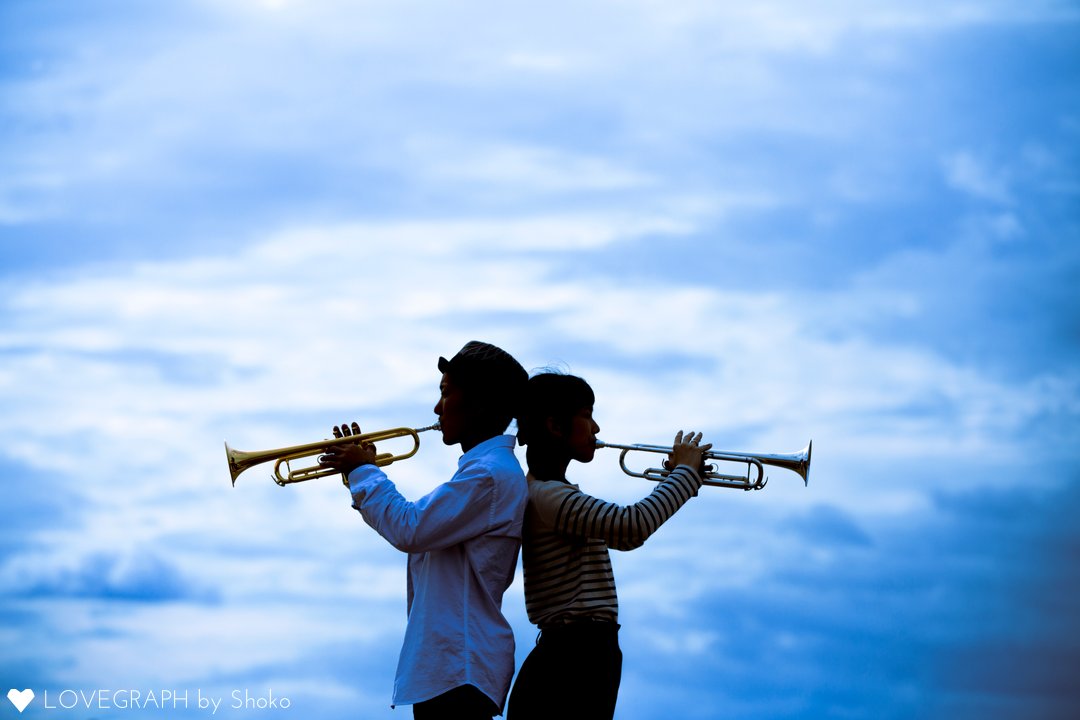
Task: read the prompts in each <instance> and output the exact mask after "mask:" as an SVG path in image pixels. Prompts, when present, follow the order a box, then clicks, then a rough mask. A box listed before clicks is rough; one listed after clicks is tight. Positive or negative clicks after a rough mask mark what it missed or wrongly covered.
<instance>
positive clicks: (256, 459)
mask: <svg viewBox="0 0 1080 720" xmlns="http://www.w3.org/2000/svg"><path fill="white" fill-rule="evenodd" d="M438 429H439V423H435V424H434V425H428V426H427V427H422V428H415V429H414V428H406V427H400V428H393V429H391V430H378V431H375V432H369V433H363V434H362V435H347V436H345V437H340V438H330V439H328V440H319V441H317V442H311V443H305V444H303V445H293V446H291V447H283V448H276V449H274V450H259V451H255V452H249V451H245V450H234V449H233V448H231V447H229V443H225V458H226V460H228V462H229V475H230V476H232V484H233V486H234V487H235V486H236V478H237V477H239V475H240V473H242V472H244V471H245V470H247V469H248V468H250V467H254V466H255V465H261V464H263V463H265V462H270V461H271V460H276V461H277V462H275V463H274V474H273V476H272V477H273V479H274V482H276V483H277V484H278V485H282V486H284V485H290V484H292V483H298V482H304V481H306V480H314V479H315V478H321V477H328V476H330V475H339V474H340V473H339V472H338V471H337V470H334V469H332V468H327V467H323V466H321V465H317V464H316V465H308V466H305V467H301V468H299V469H297V470H293V469H292V468H291V467H290V463H291V462H292V461H294V460H299V459H301V458H306V457H312V456H318V455H322V454H323V453H325V452H326V451H327V450H329V449H331V448H334V447H338V446H340V445H357V444H359V443H376V442H382V441H384V440H392V439H394V438H404V437H409V438H412V441H413V445H412V447H411V448H410V449H408V450H406V451H405V452H401V453H398V454H394V453H379V454H378V455H377V456H376V459H375V464H376V465H378V466H379V467H384V466H386V465H389V464H390V463H392V462H396V461H397V460H406V459H408V458H411V457H412V456H413V455H415V454H416V451H417V450H419V449H420V435H419V434H420V433H422V432H426V431H428V430H438ZM283 467H284V469H285V472H284V473H283V472H282V468H283ZM346 484H348V483H347V482H346Z"/></svg>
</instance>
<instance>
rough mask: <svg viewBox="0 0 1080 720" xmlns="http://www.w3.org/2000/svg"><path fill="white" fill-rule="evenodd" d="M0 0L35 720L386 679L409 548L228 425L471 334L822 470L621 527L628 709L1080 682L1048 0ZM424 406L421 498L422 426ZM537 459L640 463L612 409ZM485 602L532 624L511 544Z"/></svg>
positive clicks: (610, 487) (1026, 699)
mask: <svg viewBox="0 0 1080 720" xmlns="http://www.w3.org/2000/svg"><path fill="white" fill-rule="evenodd" d="M0 28H3V29H2V30H0V127H2V128H3V132H0V253H2V256H0V257H2V263H0V437H2V438H3V440H2V441H0V471H2V472H3V475H4V477H5V478H6V480H5V488H6V492H5V497H6V502H5V505H6V508H7V515H8V518H7V521H6V522H5V523H4V524H3V525H2V526H0V647H2V648H3V650H2V651H0V693H6V692H7V690H8V689H10V688H18V689H23V688H31V689H34V690H35V692H36V693H37V694H38V699H37V700H36V701H35V703H33V704H31V706H30V707H29V708H28V709H27V710H26V711H25V713H23V715H24V716H25V717H52V716H58V717H65V716H66V717H87V716H89V715H87V714H85V713H83V714H80V713H79V712H78V711H76V710H64V709H63V708H57V709H47V708H45V707H44V702H43V699H44V698H43V695H44V692H46V691H49V692H50V693H51V698H52V699H51V700H50V702H52V703H53V704H54V705H55V698H56V697H57V695H58V694H59V693H60V692H62V691H63V690H65V689H71V690H75V691H79V690H81V691H85V692H90V691H92V690H94V689H112V690H116V689H122V688H126V689H134V690H141V691H142V692H144V693H145V692H146V691H148V690H157V689H175V690H176V691H178V692H179V691H183V690H185V689H186V690H189V692H190V693H191V698H192V703H191V704H192V707H189V708H188V713H187V714H188V715H191V716H200V717H202V716H206V712H204V711H201V710H200V709H199V708H197V707H194V698H195V692H196V691H197V690H198V691H201V692H202V693H203V694H205V695H213V696H216V697H222V698H225V704H226V705H227V704H228V703H229V700H230V697H231V692H232V691H233V690H237V689H239V690H240V691H241V692H242V691H244V690H249V691H250V692H251V693H253V694H256V695H259V694H266V693H267V692H269V691H270V690H272V691H273V693H274V694H275V695H276V696H279V697H280V696H287V697H289V698H290V700H291V702H292V707H291V708H290V709H289V710H287V711H280V712H278V713H276V714H277V715H280V716H290V715H299V716H303V717H324V718H362V719H364V720H366V719H368V718H373V719H374V718H395V717H407V716H409V713H408V711H407V710H405V709H399V710H391V709H390V708H389V698H390V692H391V687H392V678H393V668H394V664H395V663H396V658H397V651H398V648H399V644H400V640H401V635H402V629H403V627H404V621H405V617H404V595H405V583H404V558H403V557H402V556H401V555H400V554H398V553H397V552H396V551H394V550H393V549H392V548H390V547H389V546H388V545H386V543H384V542H383V541H381V540H380V539H379V538H378V537H377V536H376V535H375V534H374V533H373V532H372V531H370V530H369V529H368V528H367V527H366V526H365V525H364V524H363V523H362V521H361V520H360V518H359V517H358V516H357V515H356V514H355V512H354V511H353V510H351V509H350V507H349V501H348V497H347V495H346V494H345V493H344V491H343V490H342V488H340V486H337V485H336V484H335V483H333V482H326V483H322V484H319V483H313V484H310V485H308V486H300V487H291V488H284V489H282V488H279V487H277V486H276V485H274V484H273V483H272V482H270V481H269V479H268V478H267V477H266V474H267V473H266V472H264V471H263V470H251V471H249V472H248V473H247V474H245V475H243V476H241V478H240V480H239V481H238V483H237V485H236V487H235V488H231V487H230V486H229V478H228V473H227V469H226V467H225V459H224V453H223V450H222V441H223V440H228V442H229V443H230V444H231V445H233V446H235V447H239V448H242V449H252V450H254V449H263V448H270V447H278V446H283V445H291V444H297V443H301V442H307V441H310V440H315V439H318V438H319V437H322V436H324V435H325V434H326V433H327V432H328V430H329V427H330V426H331V425H333V424H336V423H339V422H341V421H343V420H352V419H358V420H360V421H361V422H362V423H364V424H365V425H366V426H367V427H371V428H376V427H391V426H397V425H414V426H419V425H426V424H428V423H429V422H431V421H432V419H433V417H432V411H431V409H432V407H433V405H434V402H435V399H436V390H437V383H438V373H437V371H436V370H435V360H436V358H437V357H438V356H439V355H447V354H449V353H452V352H454V351H455V350H456V349H457V348H459V347H460V346H461V345H462V344H464V342H466V341H467V340H470V339H474V338H477V339H484V340H488V341H491V342H495V343H497V344H500V345H501V346H503V347H505V348H506V349H508V350H510V351H511V352H513V353H514V354H515V356H517V357H518V358H519V360H521V362H522V364H523V365H525V367H527V368H530V369H533V368H539V367H543V366H548V365H557V366H560V367H562V368H564V369H568V370H570V371H571V372H575V373H577V374H580V375H583V376H584V377H586V378H587V379H588V380H589V381H590V382H591V383H592V385H593V387H594V388H595V390H596V393H597V406H596V417H597V420H598V422H599V424H600V426H601V428H602V431H601V436H602V437H603V438H604V439H607V440H609V441H611V442H624V443H625V442H656V443H659V442H668V441H669V440H670V437H671V436H672V435H673V434H674V431H675V430H677V429H679V428H684V427H693V428H698V429H701V430H702V431H704V432H705V433H706V434H707V436H708V438H709V439H710V440H712V441H713V442H714V443H715V444H716V445H717V446H718V447H721V448H724V449H730V450H747V451H762V452H789V451H795V450H797V449H799V448H801V447H803V445H805V444H806V442H807V441H808V440H809V439H811V438H813V441H814V460H813V470H812V474H811V482H810V485H809V487H806V488H804V487H802V483H801V482H800V481H799V479H798V478H797V477H796V476H794V475H792V474H790V473H786V472H784V471H782V470H777V471H774V472H773V473H771V478H772V479H771V481H770V484H769V486H768V487H767V488H766V489H765V490H763V491H761V492H758V493H738V492H732V491H727V490H719V489H713V490H706V491H703V492H702V494H701V495H700V496H699V497H698V498H697V499H695V500H694V501H693V502H692V503H691V504H689V505H688V506H687V507H686V508H684V509H683V510H682V511H680V513H679V514H678V515H677V516H676V517H675V518H674V519H673V520H672V522H670V523H669V524H668V525H666V526H665V527H664V528H663V529H662V530H661V532H660V533H658V534H657V535H656V536H655V537H654V538H652V539H651V540H650V541H649V542H648V543H647V544H646V545H645V547H644V548H642V549H640V550H638V551H635V552H633V553H625V554H616V556H615V558H614V562H615V572H616V575H617V579H618V583H619V591H620V600H621V614H622V622H623V630H622V644H623V649H624V653H625V668H624V680H623V687H622V692H621V695H620V706H619V710H618V713H617V717H618V718H619V719H620V720H645V719H650V718H660V717H683V718H720V717H739V718H751V719H757V718H760V719H762V720H764V719H771V718H790V717H807V718H911V717H919V718H969V717H979V718H1012V717H1046V718H1059V717H1060V718H1065V717H1074V716H1075V714H1076V712H1077V709H1078V703H1080V701H1078V700H1077V692H1076V690H1075V687H1074V686H1075V680H1074V679H1075V677H1077V676H1078V674H1080V641H1078V640H1077V639H1076V638H1080V617H1078V614H1077V610H1076V602H1075V600H1074V598H1075V596H1076V593H1077V592H1078V591H1080V571H1078V569H1077V568H1080V562H1078V560H1080V531H1078V530H1077V529H1076V523H1075V520H1074V517H1075V516H1076V514H1077V511H1078V510H1080V491H1078V480H1080V478H1078V469H1080V464H1078V460H1080V452H1078V450H1077V447H1078V440H1080V392H1078V390H1080V370H1078V368H1080V363H1078V362H1077V360H1078V355H1080V352H1078V349H1080V348H1078V345H1080V303H1078V301H1077V293H1076V290H1075V287H1076V286H1077V281H1078V280H1080V242H1078V241H1080V173H1078V171H1077V169H1076V168H1078V167H1080V93H1078V88H1080V62H1078V61H1080V57H1078V53H1077V50H1076V48H1077V47H1080V42H1078V40H1080V6H1078V5H1077V4H1076V3H1075V2H1049V1H1046V0H1037V1H1034V2H1028V3H1024V4H1023V5H1022V7H1021V6H1020V4H1018V3H1012V2H979V3H975V2H959V1H952V2H910V1H908V2H892V1H891V0H883V1H882V2H879V3H874V4H873V5H872V6H871V7H867V4H865V3H858V2H849V1H846V0H833V1H831V2H817V3H798V2H791V1H783V0H772V1H766V2H761V3H754V4H753V5H752V6H750V5H748V4H744V3H720V2H696V1H695V0H667V1H666V2H663V3H660V2H651V1H649V0H636V1H634V2H627V3H609V2H602V1H596V0H588V1H586V2H575V3H562V2H554V3H546V4H544V5H543V6H542V7H541V6H538V5H532V4H530V5H526V4H519V3H509V4H507V3H492V2H484V1H479V2H469V3H463V2H457V3H432V2H422V1H419V0H418V1H414V2H382V1H381V0H372V1H370V2H362V3H361V2H345V1H344V0H309V1H308V2H303V3H300V2H291V1H289V0H263V1H259V0H213V1H212V0H187V1H185V2H175V3H169V4H168V7H167V8H166V7H165V6H164V4H153V6H151V5H147V4H145V3H136V2H128V1H121V0H116V1H109V2H106V1H104V0H95V1H93V2H80V3H70V2H59V1H51V2H50V1H47V0H33V1H31V0H6V1H5V2H3V3H0ZM433 440H434V438H429V437H424V442H423V447H422V449H421V452H420V453H419V455H418V456H417V457H416V458H414V459H412V460H409V461H408V462H406V463H401V464H400V465H398V466H396V467H394V468H393V474H392V476H393V477H394V479H395V480H396V481H397V482H398V483H399V485H400V486H401V487H402V489H403V491H404V492H405V493H406V494H407V495H410V496H413V497H419V496H420V495H422V494H423V493H424V492H426V490H427V489H430V488H431V487H433V486H434V485H435V484H437V483H438V482H440V481H441V480H444V479H445V478H446V477H448V475H449V472H450V470H451V469H452V468H453V467H454V463H455V454H454V453H453V451H452V450H451V449H447V448H444V447H442V446H441V445H440V444H439V443H438V442H437V441H433ZM572 473H573V475H572V479H574V480H576V481H578V482H580V484H581V485H582V486H583V487H585V488H586V489H587V490H590V491H592V492H594V493H595V494H597V495H600V496H603V497H607V498H610V499H613V500H618V501H620V502H633V501H634V500H636V499H637V498H639V497H641V496H642V495H644V494H645V493H647V492H648V491H649V490H650V489H651V485H650V484H649V483H647V482H645V481H638V480H633V479H629V478H625V477H623V475H622V474H621V473H620V472H619V471H618V465H617V456H616V455H615V454H613V453H612V454H610V455H608V454H605V453H604V452H601V453H599V454H598V457H597V459H596V461H595V462H593V463H592V464H591V465H589V466H578V467H574V468H572ZM505 605H506V612H507V614H508V616H509V617H510V618H511V620H512V622H513V624H514V628H515V633H516V637H517V641H518V654H519V658H518V659H519V662H520V660H521V659H523V658H524V656H525V654H526V653H527V651H528V648H529V646H530V645H531V643H532V639H533V637H534V635H535V632H534V629H533V628H532V627H531V626H530V625H529V623H528V620H527V618H526V617H525V613H524V608H523V601H522V595H521V585H520V578H519V580H518V581H517V582H516V583H515V585H514V586H512V587H511V590H510V591H509V593H508V594H507V597H506V601H505ZM0 702H5V701H3V700H2V699H0ZM3 707H4V709H3V710H0V713H7V714H8V715H9V716H15V714H16V713H15V711H14V709H13V708H11V707H10V706H8V705H4V706H3ZM154 713H155V711H154V710H152V709H151V710H142V711H138V710H132V709H130V708H129V709H127V710H119V709H116V708H113V709H106V710H99V711H97V712H95V714H94V715H93V716H94V717H101V718H111V717H127V716H130V715H153V714H154ZM253 713H254V714H265V713H258V712H257V711H251V710H243V709H240V710H232V709H229V708H223V709H222V710H221V711H220V712H219V713H218V715H219V716H228V717H243V716H250V715H252V714H253ZM269 714H272V715H273V714H275V713H273V712H269Z"/></svg>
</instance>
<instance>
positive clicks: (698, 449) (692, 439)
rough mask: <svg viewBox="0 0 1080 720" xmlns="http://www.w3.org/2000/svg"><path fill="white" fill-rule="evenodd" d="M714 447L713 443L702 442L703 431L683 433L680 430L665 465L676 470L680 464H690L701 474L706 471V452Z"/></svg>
mask: <svg viewBox="0 0 1080 720" xmlns="http://www.w3.org/2000/svg"><path fill="white" fill-rule="evenodd" d="M711 449H712V443H706V444H705V445H702V444H701V433H695V432H693V431H690V432H687V433H685V434H684V433H683V431H682V430H680V431H679V432H678V433H677V434H676V435H675V442H674V444H672V446H671V453H670V454H669V455H668V459H667V460H665V461H664V467H665V468H666V469H668V470H674V469H675V468H677V467H678V466H679V465H689V466H690V467H692V468H695V469H696V470H697V471H698V474H699V475H701V474H703V473H704V472H705V453H707V452H708V451H709V450H711Z"/></svg>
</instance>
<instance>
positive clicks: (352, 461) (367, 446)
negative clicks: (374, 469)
mask: <svg viewBox="0 0 1080 720" xmlns="http://www.w3.org/2000/svg"><path fill="white" fill-rule="evenodd" d="M353 436H356V437H359V436H360V426H359V425H358V424H357V423H353V424H352V426H351V427H350V426H349V425H347V424H345V423H342V424H341V425H340V426H337V425H335V426H334V437H336V438H347V437H353ZM375 458H376V452H375V446H374V445H373V444H371V443H369V442H357V443H356V444H352V443H342V444H340V445H335V446H334V447H332V448H329V449H328V450H327V451H326V452H325V453H323V454H322V455H320V456H319V464H320V465H322V466H323V467H329V468H333V469H334V470H337V471H338V472H340V473H341V474H343V475H345V476H346V477H348V475H349V473H351V472H352V471H353V470H355V469H356V468H358V467H360V466H361V465H374V464H375Z"/></svg>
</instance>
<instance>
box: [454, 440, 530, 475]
mask: <svg viewBox="0 0 1080 720" xmlns="http://www.w3.org/2000/svg"><path fill="white" fill-rule="evenodd" d="M516 443H517V438H515V437H514V436H513V435H496V436H494V437H490V438H488V439H487V440H485V441H484V442H482V443H478V444H476V445H475V446H473V448H472V450H470V451H469V452H467V453H465V454H464V455H462V456H461V457H460V458H459V459H458V467H461V466H462V465H463V464H465V463H466V462H468V461H470V460H472V459H474V458H477V457H480V456H482V455H486V454H487V453H489V452H491V451H492V450H497V449H499V448H506V449H508V450H510V451H511V452H513V451H514V445H515V444H516Z"/></svg>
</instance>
